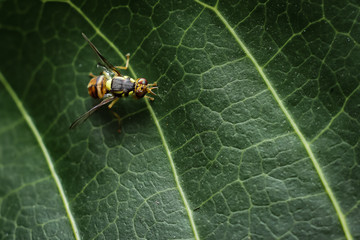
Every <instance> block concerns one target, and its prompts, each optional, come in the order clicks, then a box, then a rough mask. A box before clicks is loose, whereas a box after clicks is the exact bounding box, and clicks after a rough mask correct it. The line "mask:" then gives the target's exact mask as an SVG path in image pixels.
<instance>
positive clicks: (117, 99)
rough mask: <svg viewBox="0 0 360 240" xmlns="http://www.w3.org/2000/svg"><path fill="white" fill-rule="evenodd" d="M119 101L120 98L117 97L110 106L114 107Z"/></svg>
mask: <svg viewBox="0 0 360 240" xmlns="http://www.w3.org/2000/svg"><path fill="white" fill-rule="evenodd" d="M117 101H119V98H115V99H114V101H112V103H110V104H109V106H108V108H109V109H110V108H112V107H113V106H114V104H115V103H116V102H117Z"/></svg>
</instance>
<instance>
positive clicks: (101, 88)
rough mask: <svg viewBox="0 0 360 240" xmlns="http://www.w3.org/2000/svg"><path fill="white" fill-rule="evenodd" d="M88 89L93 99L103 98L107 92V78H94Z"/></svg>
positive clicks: (102, 76) (101, 76)
mask: <svg viewBox="0 0 360 240" xmlns="http://www.w3.org/2000/svg"><path fill="white" fill-rule="evenodd" d="M87 88H88V92H89V95H90V96H91V97H93V98H102V97H103V96H104V95H105V94H106V92H107V90H106V80H105V76H104V75H100V76H96V77H94V78H92V79H91V80H90V82H89V84H88V86H87Z"/></svg>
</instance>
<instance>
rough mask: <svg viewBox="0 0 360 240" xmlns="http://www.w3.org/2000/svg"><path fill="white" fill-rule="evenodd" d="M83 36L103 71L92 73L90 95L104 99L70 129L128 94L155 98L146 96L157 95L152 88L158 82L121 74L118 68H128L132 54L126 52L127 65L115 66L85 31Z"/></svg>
mask: <svg viewBox="0 0 360 240" xmlns="http://www.w3.org/2000/svg"><path fill="white" fill-rule="evenodd" d="M82 36H83V37H84V38H85V40H86V41H87V42H88V43H89V45H90V47H91V48H92V50H93V51H94V52H95V54H96V56H97V57H98V59H99V63H98V66H100V67H101V68H102V69H103V71H102V72H101V73H100V75H98V76H95V75H93V74H92V73H90V76H91V77H92V79H91V80H90V82H89V84H88V86H87V88H88V92H89V95H90V96H91V97H93V98H96V99H103V100H102V101H101V102H100V103H99V104H98V105H96V106H94V107H93V108H91V109H90V110H89V111H87V112H86V113H84V114H83V115H81V116H80V117H79V118H78V119H76V120H75V122H73V123H72V124H71V126H70V129H73V128H75V127H77V126H78V125H80V124H82V123H83V122H85V120H86V119H88V118H89V117H90V116H91V114H93V113H94V112H95V111H96V110H98V109H99V108H100V107H102V106H104V105H106V104H109V105H108V108H112V106H114V104H115V103H116V102H117V101H118V100H119V99H120V98H121V97H127V96H130V95H131V96H133V97H134V98H137V99H140V98H143V97H146V98H149V99H150V100H154V98H152V97H149V96H146V94H147V93H151V94H153V95H156V94H155V93H154V92H153V91H152V89H155V88H157V87H155V86H156V83H153V84H148V82H147V80H146V79H145V78H138V79H136V80H134V79H133V78H130V77H129V76H123V75H121V73H120V71H119V70H118V69H124V70H126V69H127V68H128V66H129V58H130V54H126V58H127V59H126V65H125V67H121V66H114V65H112V64H111V63H110V62H109V61H108V60H107V59H106V58H105V57H104V56H103V55H101V53H100V52H99V50H98V49H97V48H96V47H95V45H94V44H93V43H92V42H91V41H90V40H89V39H88V38H87V37H86V35H85V34H84V33H83V34H82Z"/></svg>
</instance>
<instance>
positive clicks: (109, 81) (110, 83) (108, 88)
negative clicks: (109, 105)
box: [106, 79, 112, 91]
mask: <svg viewBox="0 0 360 240" xmlns="http://www.w3.org/2000/svg"><path fill="white" fill-rule="evenodd" d="M111 85H112V79H110V80H107V81H106V89H107V90H109V91H110V90H111Z"/></svg>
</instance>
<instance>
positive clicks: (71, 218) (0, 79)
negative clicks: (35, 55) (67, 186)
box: [0, 72, 80, 239]
mask: <svg viewBox="0 0 360 240" xmlns="http://www.w3.org/2000/svg"><path fill="white" fill-rule="evenodd" d="M0 82H1V83H2V84H3V85H4V87H5V89H6V90H7V92H8V93H9V95H10V96H11V98H12V100H13V101H14V103H15V104H16V106H17V108H18V110H19V112H20V113H21V115H22V116H23V118H24V119H25V121H26V123H27V124H28V126H29V128H30V130H31V132H32V133H33V134H34V137H35V139H36V141H37V143H38V144H39V147H40V149H41V151H42V153H43V155H44V158H45V160H46V163H47V165H48V167H49V170H50V173H51V176H52V178H53V179H54V181H55V184H56V186H57V188H58V191H59V194H60V197H61V200H62V202H63V204H64V208H65V211H66V214H67V216H68V218H69V222H70V225H71V227H72V230H73V233H74V237H75V239H80V235H79V230H78V228H77V225H76V222H75V219H74V216H73V214H72V212H71V209H70V205H69V202H68V200H67V197H66V194H65V191H64V189H63V187H62V184H61V181H60V178H59V176H58V175H57V173H56V171H55V168H54V164H53V161H52V159H51V157H50V154H49V152H48V150H47V148H46V146H45V144H44V141H43V139H42V137H41V135H40V133H39V131H38V129H37V128H36V126H35V124H34V122H33V120H32V119H31V117H30V115H29V114H28V112H27V111H26V110H25V108H24V106H23V104H22V102H21V100H20V99H19V97H18V96H17V94H16V93H15V91H14V90H13V89H12V87H11V85H10V84H9V82H8V81H7V80H6V78H5V77H4V75H3V74H2V73H1V72H0Z"/></svg>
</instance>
